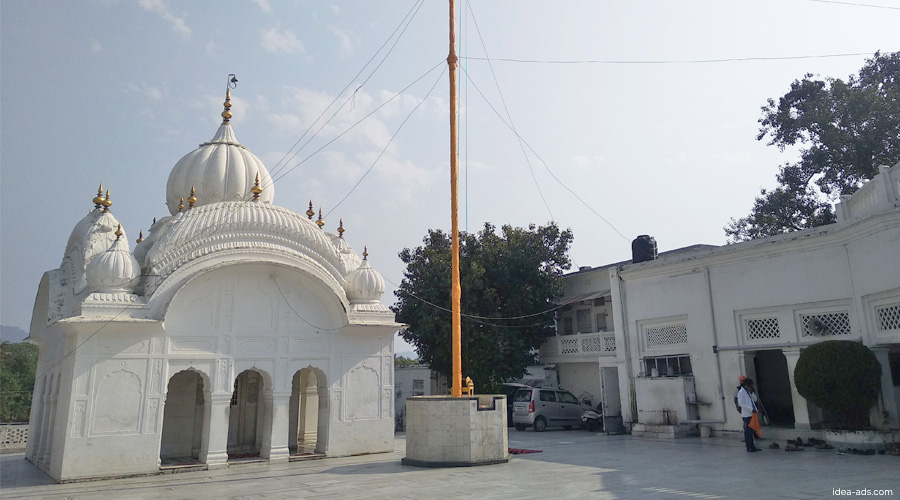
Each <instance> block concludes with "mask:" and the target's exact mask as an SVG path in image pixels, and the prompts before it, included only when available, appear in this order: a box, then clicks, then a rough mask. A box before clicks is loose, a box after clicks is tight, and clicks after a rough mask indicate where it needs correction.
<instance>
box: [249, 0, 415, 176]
mask: <svg viewBox="0 0 900 500" xmlns="http://www.w3.org/2000/svg"><path fill="white" fill-rule="evenodd" d="M423 3H424V0H417V2H415V3H413V6H412V7H410V9H409V11H407V13H406V15H405V16H404V17H403V19H402V20H401V21H400V23H399V24H397V27H396V28H394V31H393V32H391V34H390V35H389V36H388V37H387V38H386V39H385V41H384V42H383V43H382V44H381V46H380V47H379V48H378V50H376V51H375V53H374V54H372V57H370V58H369V60H368V61H366V63H365V64H364V65H363V67H362V68H360V70H359V72H357V73H356V75H355V76H354V77H353V78H351V79H350V81H349V82H347V85H345V86H344V88H343V89H341V90H340V92H338V93H337V95H335V97H334V99H333V100H332V101H331V103H329V104H328V106H326V107H325V109H323V110H322V112H321V113H320V114H319V116H317V117H316V119H315V120H314V121H313V122H312V123H311V124H310V125H309V127H307V129H306V130H305V131H304V132H303V134H302V135H301V136H300V138H299V139H297V141H296V142H295V143H294V145H293V146H291V148H290V149H289V150H288V151H287V152H286V153H285V154H284V156H282V158H281V159H280V160H278V162H277V163H276V164H275V166H274V167H273V168H272V172H271V176H272V177H274V176H275V175H277V174H278V172H279V171H280V170H281V169H283V168H284V167H285V165H287V162H289V161H291V160H292V159H294V158H295V157H296V156H297V155H298V154H299V153H300V151H302V150H303V148H304V147H306V145H307V144H309V143H310V141H312V140H313V139H314V138H315V137H316V136H317V135H318V134H319V132H321V131H322V129H323V128H324V127H325V126H326V125H328V123H330V122H331V120H332V119H334V117H335V116H336V115H337V113H338V112H339V111H340V110H341V109H343V108H344V106H346V105H347V102H349V101H350V100H351V99H352V98H353V97H354V96H355V95H356V93H357V92H359V90H360V89H361V88H363V87H364V86H365V85H366V83H368V82H369V80H370V79H371V78H372V76H374V75H375V73H376V72H378V70H379V69H380V68H381V66H382V64H384V62H385V61H386V60H387V58H388V56H390V55H391V53H392V52H393V51H394V47H396V46H397V43H398V42H399V41H400V38H401V37H402V36H403V34H404V33H406V29H407V28H409V25H410V24H412V21H413V19H415V17H416V14H418V13H419V9H421V8H422V4H423ZM413 9H415V11H413ZM410 14H412V17H410ZM407 18H408V19H409V21H407ZM404 23H406V25H405V26H404ZM401 26H403V30H402V31H401V32H400V34H399V35H397V38H396V40H394V43H393V45H391V47H390V49H388V51H387V53H385V55H384V57H382V58H381V61H379V62H378V65H376V66H375V68H374V69H372V72H371V73H370V74H369V76H368V77H366V79H365V80H364V81H363V82H362V83H361V84H360V85H359V86H358V87H357V88H356V89H355V90H354V91H353V93H352V94H351V95H350V96H348V97H347V99H346V100H345V101H344V103H343V104H341V106H340V107H338V108H337V109H336V110H335V111H334V113H332V115H331V116H330V117H329V118H328V120H326V121H325V123H323V124H322V126H321V127H319V128H318V129H317V130H316V132H315V133H314V134H313V136H312V137H310V138H309V140H307V141H306V142H305V143H304V144H303V145H302V146H300V148H299V149H297V151H296V152H295V153H294V154H293V155H291V157H290V158H289V159H286V158H287V156H288V154H290V152H291V151H293V150H294V148H296V147H297V144H299V143H300V141H302V140H303V138H304V137H306V134H308V133H309V131H310V130H312V128H313V127H314V126H315V125H316V123H318V122H319V120H320V119H321V118H322V116H324V115H325V113H326V112H328V110H329V109H330V108H331V107H332V106H333V105H334V103H335V102H337V100H338V99H339V98H340V97H341V95H343V94H344V92H346V91H347V89H348V88H350V85H352V84H353V82H354V81H356V79H357V78H359V76H360V75H361V74H363V72H364V71H365V70H366V68H367V67H368V66H369V64H371V63H372V61H373V60H375V58H376V57H377V56H378V54H379V53H380V52H381V50H382V49H384V47H385V45H387V44H388V42H390V41H391V39H393V38H394V35H395V34H396V33H397V30H399V29H400V27H401ZM274 182H275V181H274V179H273V180H272V183H274ZM264 188H265V186H264Z"/></svg>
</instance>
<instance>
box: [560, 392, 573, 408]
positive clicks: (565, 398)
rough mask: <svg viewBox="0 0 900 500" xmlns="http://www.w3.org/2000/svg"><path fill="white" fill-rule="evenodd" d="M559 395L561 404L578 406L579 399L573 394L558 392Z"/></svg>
mask: <svg viewBox="0 0 900 500" xmlns="http://www.w3.org/2000/svg"><path fill="white" fill-rule="evenodd" d="M557 395H558V396H559V402H560V403H567V404H573V405H577V404H578V398H576V397H575V396H574V395H573V394H572V393H571V392H558V393H557Z"/></svg>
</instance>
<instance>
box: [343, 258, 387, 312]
mask: <svg viewBox="0 0 900 500" xmlns="http://www.w3.org/2000/svg"><path fill="white" fill-rule="evenodd" d="M344 291H345V292H347V298H348V299H349V300H350V303H351V304H376V303H378V301H379V300H381V296H382V295H384V278H382V277H381V274H379V273H378V271H376V270H374V269H372V267H371V266H369V260H368V259H363V261H362V264H360V266H359V268H357V269H356V270H355V271H353V272H352V273H350V274H349V275H348V276H347V280H346V281H345V282H344Z"/></svg>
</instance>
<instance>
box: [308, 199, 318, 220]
mask: <svg viewBox="0 0 900 500" xmlns="http://www.w3.org/2000/svg"><path fill="white" fill-rule="evenodd" d="M313 215H316V211H315V210H313V209H312V200H309V208H307V209H306V216H307V217H308V218H309V220H312V218H313Z"/></svg>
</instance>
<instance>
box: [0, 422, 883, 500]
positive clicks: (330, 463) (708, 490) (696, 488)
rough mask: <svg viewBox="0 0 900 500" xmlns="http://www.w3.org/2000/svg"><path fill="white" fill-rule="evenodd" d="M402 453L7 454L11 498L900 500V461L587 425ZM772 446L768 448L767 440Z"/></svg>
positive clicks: (3, 464)
mask: <svg viewBox="0 0 900 500" xmlns="http://www.w3.org/2000/svg"><path fill="white" fill-rule="evenodd" d="M395 442H396V449H395V451H394V452H393V453H387V454H379V455H364V456H356V457H342V458H330V459H325V460H316V461H308V462H293V463H284V464H274V465H268V464H246V465H236V466H231V467H229V468H227V469H220V470H214V471H199V472H186V473H176V474H160V475H153V476H143V477H132V478H122V479H111V480H102V481H92V482H83V483H69V484H55V483H53V481H52V480H51V479H50V478H49V477H47V476H46V475H45V474H44V473H43V472H41V471H39V470H38V469H37V468H35V467H34V466H33V465H31V464H30V463H29V462H27V461H26V460H25V459H24V456H23V455H21V454H18V455H5V456H2V457H0V499H13V498H16V499H19V498H22V499H44V498H47V499H51V498H52V499H57V498H71V499H94V498H97V499H104V500H111V499H162V498H165V499H167V500H171V499H180V498H184V499H206V498H209V499H212V498H215V499H220V498H229V499H238V498H254V499H256V498H274V499H282V498H314V499H347V498H351V499H359V498H366V499H368V498H376V499H378V498H391V499H432V498H434V499H446V498H492V499H493V498H497V499H505V498H508V499H516V500H522V499H548V500H557V499H562V498H590V499H594V498H596V499H632V498H633V499H692V498H693V499H719V498H747V499H762V498H789V499H812V498H831V497H837V496H849V495H833V493H834V490H835V489H837V488H839V489H842V490H846V491H853V492H856V491H857V490H869V491H875V490H891V493H892V494H893V495H894V496H898V497H900V457H895V456H889V455H873V456H859V455H840V454H838V453H837V450H813V449H809V450H807V451H804V452H799V453H796V452H795V453H789V452H785V451H783V449H782V450H770V449H765V450H764V451H762V452H760V453H747V452H746V451H744V447H743V443H742V442H741V441H740V440H739V439H738V438H737V436H735V437H729V438H706V439H704V438H686V439H679V440H675V441H665V440H654V439H642V438H634V437H631V436H627V435H619V436H607V435H604V434H597V433H589V432H586V431H581V430H572V431H562V430H559V431H553V430H551V431H547V432H543V433H536V432H533V431H531V430H527V431H523V432H520V431H516V430H512V429H511V430H510V431H509V446H510V447H511V448H520V449H532V450H541V452H540V453H533V454H524V455H514V456H512V457H511V460H510V462H509V463H507V464H498V465H489V466H481V467H465V468H456V469H423V468H416V467H410V466H404V465H401V464H400V459H401V458H402V457H403V456H405V437H404V436H403V435H402V434H398V435H397V439H396V441H395ZM764 443H765V444H768V442H764Z"/></svg>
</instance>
